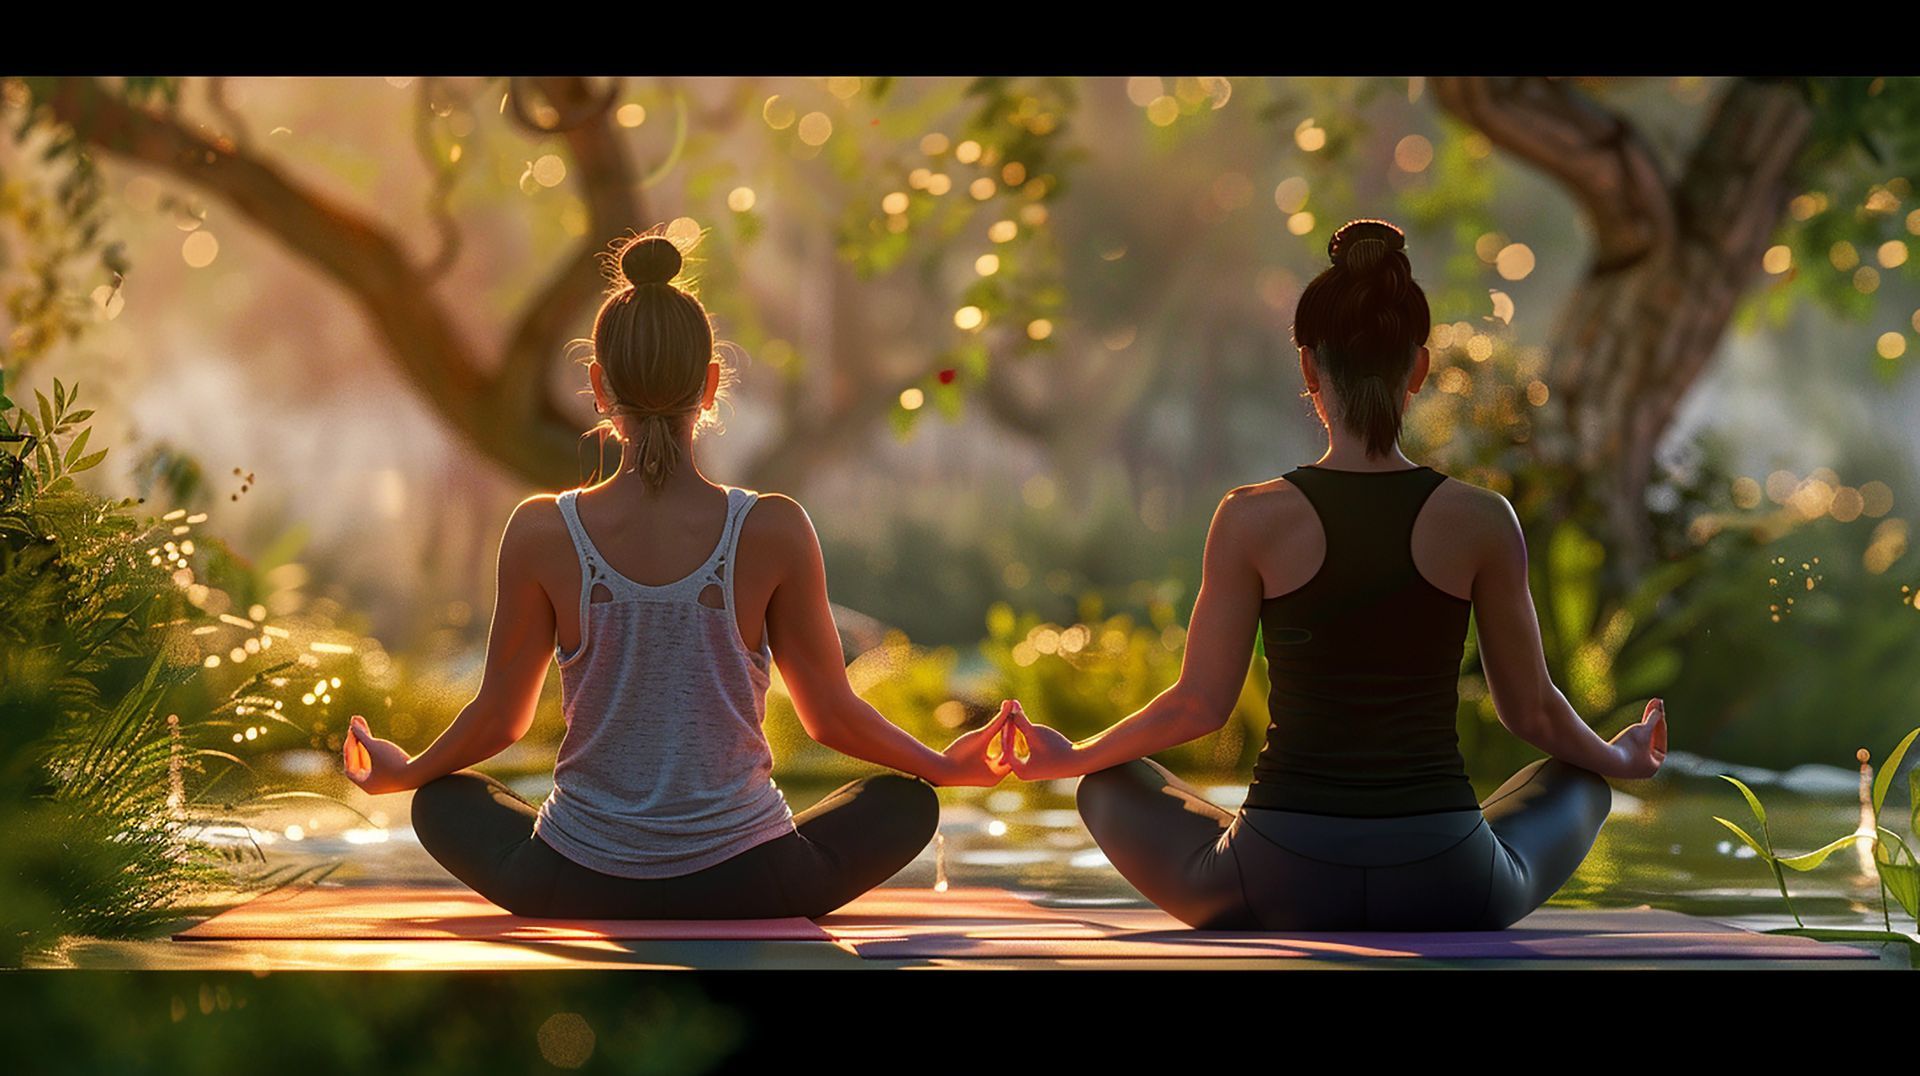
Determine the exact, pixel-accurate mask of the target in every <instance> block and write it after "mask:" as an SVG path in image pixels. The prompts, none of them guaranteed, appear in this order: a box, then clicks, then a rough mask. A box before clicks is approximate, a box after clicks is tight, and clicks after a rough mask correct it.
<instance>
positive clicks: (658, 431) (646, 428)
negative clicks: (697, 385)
mask: <svg viewBox="0 0 1920 1076" xmlns="http://www.w3.org/2000/svg"><path fill="white" fill-rule="evenodd" d="M637 425H638V427H639V428H638V429H637V430H636V431H635V432H634V435H633V446H634V450H635V453H636V455H637V457H638V461H639V467H640V477H641V478H643V479H645V480H646V483H647V488H648V489H651V490H654V491H655V492H658V491H659V489H660V487H661V486H662V485H664V484H665V483H666V481H667V478H668V476H670V475H672V474H673V468H674V466H675V465H676V464H678V463H679V462H680V442H679V441H678V440H676V439H675V438H674V436H673V423H672V422H671V421H669V419H668V418H667V416H666V415H663V414H661V413H660V412H658V411H649V412H647V413H645V414H643V415H641V416H640V417H639V419H638V420H637Z"/></svg>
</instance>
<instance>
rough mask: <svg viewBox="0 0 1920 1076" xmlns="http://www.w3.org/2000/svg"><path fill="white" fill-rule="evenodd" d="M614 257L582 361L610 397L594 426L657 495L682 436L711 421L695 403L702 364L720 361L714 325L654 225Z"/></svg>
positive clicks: (703, 381) (702, 389) (702, 388)
mask: <svg viewBox="0 0 1920 1076" xmlns="http://www.w3.org/2000/svg"><path fill="white" fill-rule="evenodd" d="M689 246H691V244H689ZM612 257H613V260H614V262H615V264H616V265H617V266H618V269H617V275H616V276H615V279H614V283H613V290H612V292H611V294H609V295H608V296H607V299H606V301H605V302H603V303H602V304H601V305H600V311H599V313H597V314H595V315H594V319H593V336H592V338H591V340H589V341H587V342H588V343H591V344H592V348H593V354H592V356H591V357H590V358H589V359H588V360H587V361H589V362H598V363H599V364H600V367H601V370H602V371H603V384H604V386H605V388H606V392H607V395H609V396H611V397H612V398H613V403H612V405H611V406H610V407H609V408H608V409H607V411H606V412H605V413H606V414H607V416H608V417H606V418H603V419H601V420H600V421H599V422H598V423H596V424H595V429H600V430H605V431H611V432H612V433H613V434H614V435H615V436H617V437H618V438H619V439H620V440H621V442H622V443H623V444H626V445H627V446H629V447H631V448H632V449H634V451H635V452H636V456H635V461H636V463H637V465H638V468H639V471H640V475H641V477H642V478H643V479H644V480H645V481H646V483H647V485H648V487H649V488H651V489H655V490H658V489H659V488H660V487H661V486H662V485H663V484H664V483H665V482H666V480H667V478H668V477H669V476H671V475H672V474H673V470H674V468H675V467H676V466H677V465H678V464H679V463H680V444H679V438H678V434H679V433H680V431H681V430H682V429H683V428H688V427H691V428H693V429H696V430H697V429H699V428H701V427H703V426H704V425H706V424H708V422H709V421H710V420H711V419H712V412H710V411H703V410H702V408H701V401H702V398H703V397H704V396H705V394H706V387H707V366H708V364H709V363H712V362H715V361H717V360H718V358H719V355H718V353H717V352H716V351H715V348H714V335H713V321H712V318H711V317H710V316H709V315H708V313H707V310H706V307H704V306H702V305H701V303H700V300H699V299H697V298H695V297H694V295H693V292H692V290H691V287H690V284H691V282H690V281H689V282H685V283H687V284H688V285H689V286H688V287H681V286H677V285H676V284H675V283H674V281H675V280H676V279H677V278H679V277H680V276H681V269H682V266H683V264H684V261H683V258H682V255H681V252H680V248H679V247H678V246H677V245H675V243H674V241H673V240H672V239H670V238H668V237H667V235H666V234H665V233H664V231H663V230H662V228H661V227H660V226H655V227H654V228H651V229H648V230H647V231H646V232H643V233H641V234H639V235H636V236H634V237H632V238H631V239H629V240H627V241H626V242H625V243H624V244H623V245H622V246H621V247H620V249H619V250H618V251H617V252H616V253H615V254H614V255H613V256H612ZM722 372H723V373H724V372H725V371H724V370H723V371H722ZM717 397H718V393H717V392H716V399H717ZM617 418H625V419H627V423H626V424H624V425H623V424H622V423H621V422H619V421H617Z"/></svg>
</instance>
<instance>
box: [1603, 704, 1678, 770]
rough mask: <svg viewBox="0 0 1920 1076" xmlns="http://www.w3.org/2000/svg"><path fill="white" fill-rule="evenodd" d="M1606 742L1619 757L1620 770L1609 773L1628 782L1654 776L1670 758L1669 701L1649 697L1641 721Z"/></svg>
mask: <svg viewBox="0 0 1920 1076" xmlns="http://www.w3.org/2000/svg"><path fill="white" fill-rule="evenodd" d="M1607 742H1608V743H1609V744H1611V745H1612V746H1613V750H1614V753H1615V754H1616V755H1618V756H1619V758H1620V766H1619V769H1618V770H1617V771H1616V772H1614V773H1611V774H1608V775H1607V776H1609V777H1618V778H1621V779H1623V780H1629V781H1632V780H1641V779H1644V778H1648V777H1652V776H1653V775H1654V774H1655V773H1658V772H1659V770H1660V764H1661V763H1662V762H1665V761H1666V758H1667V704H1666V703H1665V702H1664V701H1662V700H1660V699H1648V700H1647V709H1646V712H1645V713H1643V714H1641V715H1640V720H1638V721H1636V722H1634V723H1633V724H1631V725H1628V726H1627V727H1626V728H1624V729H1621V730H1620V733H1619V735H1617V736H1615V737H1614V738H1613V739H1611V740H1609V741H1607Z"/></svg>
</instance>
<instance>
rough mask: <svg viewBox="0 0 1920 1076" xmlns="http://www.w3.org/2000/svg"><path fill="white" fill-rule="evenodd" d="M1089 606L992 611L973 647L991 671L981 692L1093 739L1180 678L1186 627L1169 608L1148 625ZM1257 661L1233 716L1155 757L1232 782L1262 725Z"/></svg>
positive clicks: (1262, 686)
mask: <svg viewBox="0 0 1920 1076" xmlns="http://www.w3.org/2000/svg"><path fill="white" fill-rule="evenodd" d="M1096 604H1097V603H1088V606H1087V608H1085V609H1084V610H1083V612H1082V617H1081V619H1080V620H1079V621H1077V622H1076V623H1073V624H1067V625H1061V624H1056V623H1052V622H1043V621H1041V620H1040V619H1039V618H1038V617H1037V616H1035V615H1034V614H1032V613H1024V614H1016V613H1015V612H1014V611H1013V609H1012V608H1011V607H1009V606H1007V605H1004V604H1001V605H996V606H994V607H993V609H992V610H991V611H990V612H989V613H988V615H987V631H988V637H987V639H986V641H985V642H983V643H981V644H980V649H981V652H982V653H983V654H984V655H985V656H986V658H987V661H988V663H989V665H990V666H991V668H992V672H991V674H990V676H989V681H988V691H987V694H988V695H989V696H990V697H992V698H994V699H995V700H998V699H1000V698H1017V699H1019V700H1020V702H1021V705H1022V706H1024V707H1025V708H1026V709H1027V711H1028V712H1029V713H1030V714H1032V715H1033V717H1034V718H1035V719H1036V720H1038V721H1041V722H1043V723H1045V724H1048V725H1052V726H1053V727H1054V728H1057V729H1059V730H1060V731H1061V732H1062V733H1064V734H1065V735H1067V736H1068V737H1071V738H1074V739H1080V738H1084V737H1087V736H1091V735H1093V734H1094V733H1096V732H1099V731H1100V730H1101V729H1104V728H1106V727H1108V726H1110V725H1112V724H1113V723H1114V722H1116V721H1118V720H1120V719H1121V718H1123V717H1125V716H1126V715H1128V714H1130V713H1132V712H1133V711H1135V710H1138V709H1139V708H1140V707H1142V706H1145V705H1146V704H1147V703H1148V702H1150V701H1152V700H1153V698H1154V696H1156V695H1158V694H1159V693H1160V692H1162V691H1164V690H1166V689H1167V688H1168V687H1169V686H1171V685H1172V684H1173V683H1174V681H1176V680H1178V679H1179V677H1180V664H1181V660H1182V658H1183V656H1184V654H1185V651H1186V629H1185V628H1184V627H1182V626H1181V625H1180V624H1178V623H1177V622H1176V621H1175V619H1174V611H1173V607H1172V605H1171V604H1170V603H1166V602H1155V603H1153V604H1152V605H1151V606H1150V612H1149V615H1148V618H1147V622H1146V623H1144V624H1143V623H1139V622H1138V621H1136V620H1135V619H1134V618H1133V617H1132V616H1129V615H1126V614H1119V615H1115V616H1110V617H1103V616H1101V615H1099V612H1098V609H1097V608H1096ZM1266 690H1267V683H1266V671H1265V663H1264V662H1263V661H1253V662H1251V663H1250V664H1249V666H1248V671H1247V678H1246V680H1245V682H1244V683H1243V684H1242V686H1241V691H1240V697H1239V699H1238V700H1237V701H1236V703H1235V705H1234V710H1233V714H1232V716H1231V717H1230V718H1229V719H1228V720H1227V722H1226V723H1225V724H1224V725H1223V726H1221V728H1220V729H1219V730H1218V731H1216V732H1211V733H1208V734H1207V735H1205V736H1201V737H1199V738H1197V739H1194V740H1190V741H1188V742H1186V743H1183V744H1178V745H1175V746H1174V747H1170V748H1168V749H1166V750H1165V751H1161V752H1158V753H1157V754H1158V755H1159V757H1160V758H1161V759H1162V760H1163V761H1165V762H1166V763H1167V764H1168V765H1170V766H1174V767H1176V768H1180V769H1182V770H1183V772H1189V771H1194V770H1199V771H1209V772H1212V773H1214V774H1216V775H1219V776H1221V777H1233V776H1239V775H1240V774H1241V772H1242V771H1243V770H1245V769H1248V768H1250V767H1251V766H1252V764H1253V757H1254V755H1255V754H1257V753H1258V752H1259V749H1260V745H1261V743H1262V742H1263V739H1264V733H1265V730H1266V726H1267V711H1266V704H1265V703H1266Z"/></svg>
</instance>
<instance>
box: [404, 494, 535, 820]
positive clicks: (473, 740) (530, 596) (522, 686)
mask: <svg viewBox="0 0 1920 1076" xmlns="http://www.w3.org/2000/svg"><path fill="white" fill-rule="evenodd" d="M553 510H554V509H553V508H552V507H551V506H542V505H539V504H537V503H536V499H533V498H530V499H528V500H525V501H522V502H520V504H519V505H518V506H517V507H515V508H514V510H513V515H512V516H511V517H510V518H509V519H508V520H507V526H506V533H505V534H504V535H503V536H502V537H501V539H500V561H499V568H498V584H499V585H498V590H497V594H496V597H495V599H494V608H493V626H492V628H491V629H490V631H489V634H488V636H487V664H486V671H485V672H484V673H483V674H482V675H481V678H480V690H479V691H478V692H477V693H476V694H475V695H474V697H473V701H471V702H469V703H467V705H466V706H465V707H463V708H461V710H460V714H459V716H458V717H456V718H454V720H453V723H452V724H451V725H449V726H447V729H446V731H445V732H442V733H441V734H440V736H439V738H438V739H436V740H434V741H433V743H432V744H430V745H429V746H428V747H427V749H426V750H424V751H422V752H420V753H419V754H418V755H415V756H413V757H412V758H410V759H408V760H407V763H406V773H405V784H404V787H406V788H418V787H420V786H421V785H423V784H426V783H427V782H428V781H431V780H434V779H435V778H437V777H443V776H445V775H447V774H449V773H453V772H454V771H456V770H461V769H465V768H467V767H468V766H472V765H474V764H475V763H478V762H483V761H485V760H487V759H489V758H492V757H493V756H494V755H497V754H499V753H500V752H501V751H503V750H505V749H506V748H507V747H508V745H510V744H512V743H514V742H515V741H517V740H519V739H520V737H522V736H525V735H526V734H527V729H528V728H530V727H532V725H533V715H534V706H535V704H536V703H537V702H538V701H539V699H540V689H541V687H542V686H543V685H545V683H546V681H547V667H548V666H549V665H550V664H551V663H552V661H553V646H554V631H555V622H554V613H553V602H552V601H551V600H550V599H549V598H548V597H547V592H546V590H545V588H543V587H542V586H541V585H540V582H539V580H537V579H536V578H535V577H534V575H533V572H532V570H531V567H530V566H531V564H532V563H533V554H534V550H533V549H532V548H530V547H531V546H533V545H534V544H536V543H537V539H538V533H537V532H538V528H539V523H538V521H536V520H533V519H532V518H530V513H532V512H535V511H548V512H551V511H553Z"/></svg>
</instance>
